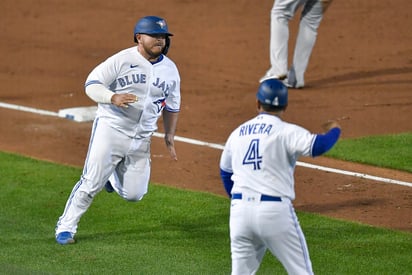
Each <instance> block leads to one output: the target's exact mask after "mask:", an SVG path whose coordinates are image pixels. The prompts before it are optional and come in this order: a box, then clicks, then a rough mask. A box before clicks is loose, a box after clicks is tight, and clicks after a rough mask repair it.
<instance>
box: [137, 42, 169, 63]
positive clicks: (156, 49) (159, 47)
mask: <svg viewBox="0 0 412 275" xmlns="http://www.w3.org/2000/svg"><path fill="white" fill-rule="evenodd" d="M141 46H142V47H143V50H144V51H145V52H146V54H147V55H148V56H149V59H156V58H158V57H159V56H160V55H161V54H162V52H163V49H164V47H165V46H164V44H159V43H155V44H153V45H151V46H150V47H148V46H147V45H145V44H142V45H141Z"/></svg>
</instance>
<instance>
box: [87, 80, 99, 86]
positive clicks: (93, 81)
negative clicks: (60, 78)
mask: <svg viewBox="0 0 412 275" xmlns="http://www.w3.org/2000/svg"><path fill="white" fill-rule="evenodd" d="M92 84H102V83H101V82H100V81H99V80H90V81H89V82H86V83H85V84H84V87H87V86H89V85H92Z"/></svg>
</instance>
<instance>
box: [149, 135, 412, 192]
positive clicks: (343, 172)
mask: <svg viewBox="0 0 412 275" xmlns="http://www.w3.org/2000/svg"><path fill="white" fill-rule="evenodd" d="M153 136H156V137H162V138H163V137H164V134H161V133H154V134H153ZM175 140H176V141H182V142H185V143H190V144H194V145H200V146H206V147H210V148H214V149H220V150H223V148H224V145H221V144H216V143H210V142H204V141H199V140H195V139H190V138H185V137H179V136H175ZM296 165H298V166H302V167H307V168H311V169H316V170H321V171H326V172H332V173H336V174H342V175H347V176H353V177H358V178H363V179H369V180H374V181H381V182H385V183H392V184H398V185H403V186H408V187H412V183H410V182H406V181H400V180H394V179H388V178H382V177H376V176H371V175H368V174H363V173H356V172H350V171H345V170H341V169H335V168H329V167H324V166H319V165H315V164H310V163H306V162H301V161H297V162H296Z"/></svg>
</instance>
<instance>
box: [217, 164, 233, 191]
mask: <svg viewBox="0 0 412 275" xmlns="http://www.w3.org/2000/svg"><path fill="white" fill-rule="evenodd" d="M232 175H233V173H229V172H226V171H224V170H222V169H220V178H221V179H222V182H223V186H224V187H225V190H226V193H227V195H228V196H229V197H231V192H232V188H233V181H232V179H231V177H232Z"/></svg>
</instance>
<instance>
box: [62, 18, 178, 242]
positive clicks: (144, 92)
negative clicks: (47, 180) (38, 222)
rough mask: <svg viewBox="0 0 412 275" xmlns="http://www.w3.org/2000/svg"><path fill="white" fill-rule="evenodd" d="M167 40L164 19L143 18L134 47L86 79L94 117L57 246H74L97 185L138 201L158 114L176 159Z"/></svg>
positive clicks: (174, 87)
mask: <svg viewBox="0 0 412 275" xmlns="http://www.w3.org/2000/svg"><path fill="white" fill-rule="evenodd" d="M170 36H172V34H171V33H169V31H168V26H167V24H166V21H165V20H164V19H162V18H160V17H157V16H146V17H143V18H141V19H140V20H139V21H138V22H137V23H136V25H135V28H134V41H135V42H136V43H137V47H136V46H134V47H131V48H128V49H125V50H122V51H120V52H118V53H116V54H115V55H113V56H111V57H109V58H108V59H106V60H105V61H104V62H102V63H101V64H99V65H98V66H97V67H96V68H94V69H93V70H92V72H91V73H90V74H89V76H88V77H87V80H86V83H85V91H86V94H87V95H88V96H89V97H90V98H91V99H92V100H94V101H95V102H97V103H98V109H97V115H96V118H95V120H94V123H93V128H92V133H91V138H90V144H89V149H88V153H87V158H86V161H85V165H84V169H83V174H82V176H81V178H80V180H79V181H78V182H77V184H76V185H75V186H74V188H73V190H72V192H71V194H70V196H69V198H68V200H67V203H66V206H65V209H64V212H63V214H62V215H61V216H60V218H59V220H58V222H57V225H56V229H55V233H56V241H57V242H58V243H59V244H62V245H65V244H71V243H74V242H75V241H74V235H75V234H76V231H77V224H78V222H79V220H80V218H81V216H82V215H83V214H84V213H85V212H86V211H87V209H88V208H89V206H90V205H91V203H92V200H93V198H94V197H95V196H96V195H97V194H98V193H99V192H100V191H101V190H102V189H103V187H106V190H107V191H108V192H113V191H115V192H116V193H118V194H119V195H120V196H121V197H123V198H124V199H126V200H128V201H139V200H141V199H142V198H143V196H144V195H145V194H146V192H147V190H148V184H149V178H150V139H151V136H152V134H153V132H154V131H156V130H157V120H158V118H159V117H160V116H161V115H162V114H163V121H164V130H165V142H166V146H167V148H168V150H169V152H170V156H171V158H172V159H174V160H177V157H176V151H175V147H174V134H175V129H176V124H177V120H178V113H179V110H180V76H179V72H178V69H177V67H176V65H175V64H174V62H173V61H172V60H171V59H169V58H168V57H167V56H166V54H167V51H168V49H169V47H170Z"/></svg>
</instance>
